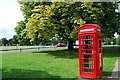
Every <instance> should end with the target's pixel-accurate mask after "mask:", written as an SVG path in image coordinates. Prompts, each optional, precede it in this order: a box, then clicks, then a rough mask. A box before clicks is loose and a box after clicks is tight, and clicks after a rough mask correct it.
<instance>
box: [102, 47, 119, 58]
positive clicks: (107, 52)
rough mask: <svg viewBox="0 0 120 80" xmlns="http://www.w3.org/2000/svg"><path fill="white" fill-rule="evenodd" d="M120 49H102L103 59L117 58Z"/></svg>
mask: <svg viewBox="0 0 120 80" xmlns="http://www.w3.org/2000/svg"><path fill="white" fill-rule="evenodd" d="M119 52H120V47H103V57H119Z"/></svg>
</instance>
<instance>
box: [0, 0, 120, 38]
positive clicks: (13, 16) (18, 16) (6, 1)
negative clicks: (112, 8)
mask: <svg viewBox="0 0 120 80" xmlns="http://www.w3.org/2000/svg"><path fill="white" fill-rule="evenodd" d="M119 9H120V5H119ZM0 10H1V11H0V39H1V38H7V39H11V38H12V37H13V35H15V34H16V33H15V30H14V28H15V27H16V26H17V22H19V21H21V20H23V19H24V18H23V15H22V11H20V4H19V3H18V2H17V0H1V1H0Z"/></svg>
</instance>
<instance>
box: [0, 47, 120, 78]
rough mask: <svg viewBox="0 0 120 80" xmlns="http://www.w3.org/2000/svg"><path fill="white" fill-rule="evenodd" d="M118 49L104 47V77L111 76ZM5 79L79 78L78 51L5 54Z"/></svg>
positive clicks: (3, 56)
mask: <svg viewBox="0 0 120 80" xmlns="http://www.w3.org/2000/svg"><path fill="white" fill-rule="evenodd" d="M117 57H118V48H117V47H103V65H104V76H110V75H111V71H112V69H113V68H114V64H115V61H116V59H117ZM2 61H3V62H2V65H3V68H2V69H3V78H78V76H79V72H78V51H77V49H75V50H74V51H68V50H66V49H62V50H51V51H29V52H15V53H8V54H6V53H4V54H3V55H2Z"/></svg>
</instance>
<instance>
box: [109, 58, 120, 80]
mask: <svg viewBox="0 0 120 80" xmlns="http://www.w3.org/2000/svg"><path fill="white" fill-rule="evenodd" d="M111 77H113V78H119V79H120V57H119V58H118V60H117V61H116V63H115V67H114V69H113V72H112V74H111Z"/></svg>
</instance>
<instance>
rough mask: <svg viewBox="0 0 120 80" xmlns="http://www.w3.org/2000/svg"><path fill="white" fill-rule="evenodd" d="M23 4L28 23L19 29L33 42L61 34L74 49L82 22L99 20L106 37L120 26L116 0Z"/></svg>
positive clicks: (98, 22)
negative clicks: (73, 45)
mask: <svg viewBox="0 0 120 80" xmlns="http://www.w3.org/2000/svg"><path fill="white" fill-rule="evenodd" d="M21 4H22V6H21V8H22V9H21V10H22V11H23V13H24V14H23V15H24V16H25V21H26V23H25V24H24V26H25V27H24V28H23V29H22V30H21V29H19V30H20V31H22V32H21V35H23V34H25V36H26V37H27V38H29V39H30V42H31V43H33V42H36V41H44V40H45V39H50V38H52V37H53V36H55V34H58V35H59V36H60V37H61V38H63V39H64V40H68V42H69V45H70V46H68V49H72V48H73V47H72V43H73V41H75V40H77V30H78V28H79V27H80V26H81V25H84V24H87V23H96V24H99V25H100V26H101V27H102V33H103V36H104V37H112V35H113V33H114V32H116V31H117V29H118V27H117V24H118V18H117V15H116V12H115V9H116V8H117V4H116V3H112V2H106V3H95V2H82V3H81V2H48V3H42V2H39V3H35V2H33V3H21ZM27 5H29V6H27ZM30 5H32V6H30ZM26 9H27V10H26ZM19 25H20V23H19ZM16 28H18V26H17V27H16ZM21 28H22V26H21ZM19 30H18V31H16V32H19ZM106 31H107V32H106ZM18 34H19V33H18Z"/></svg>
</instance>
